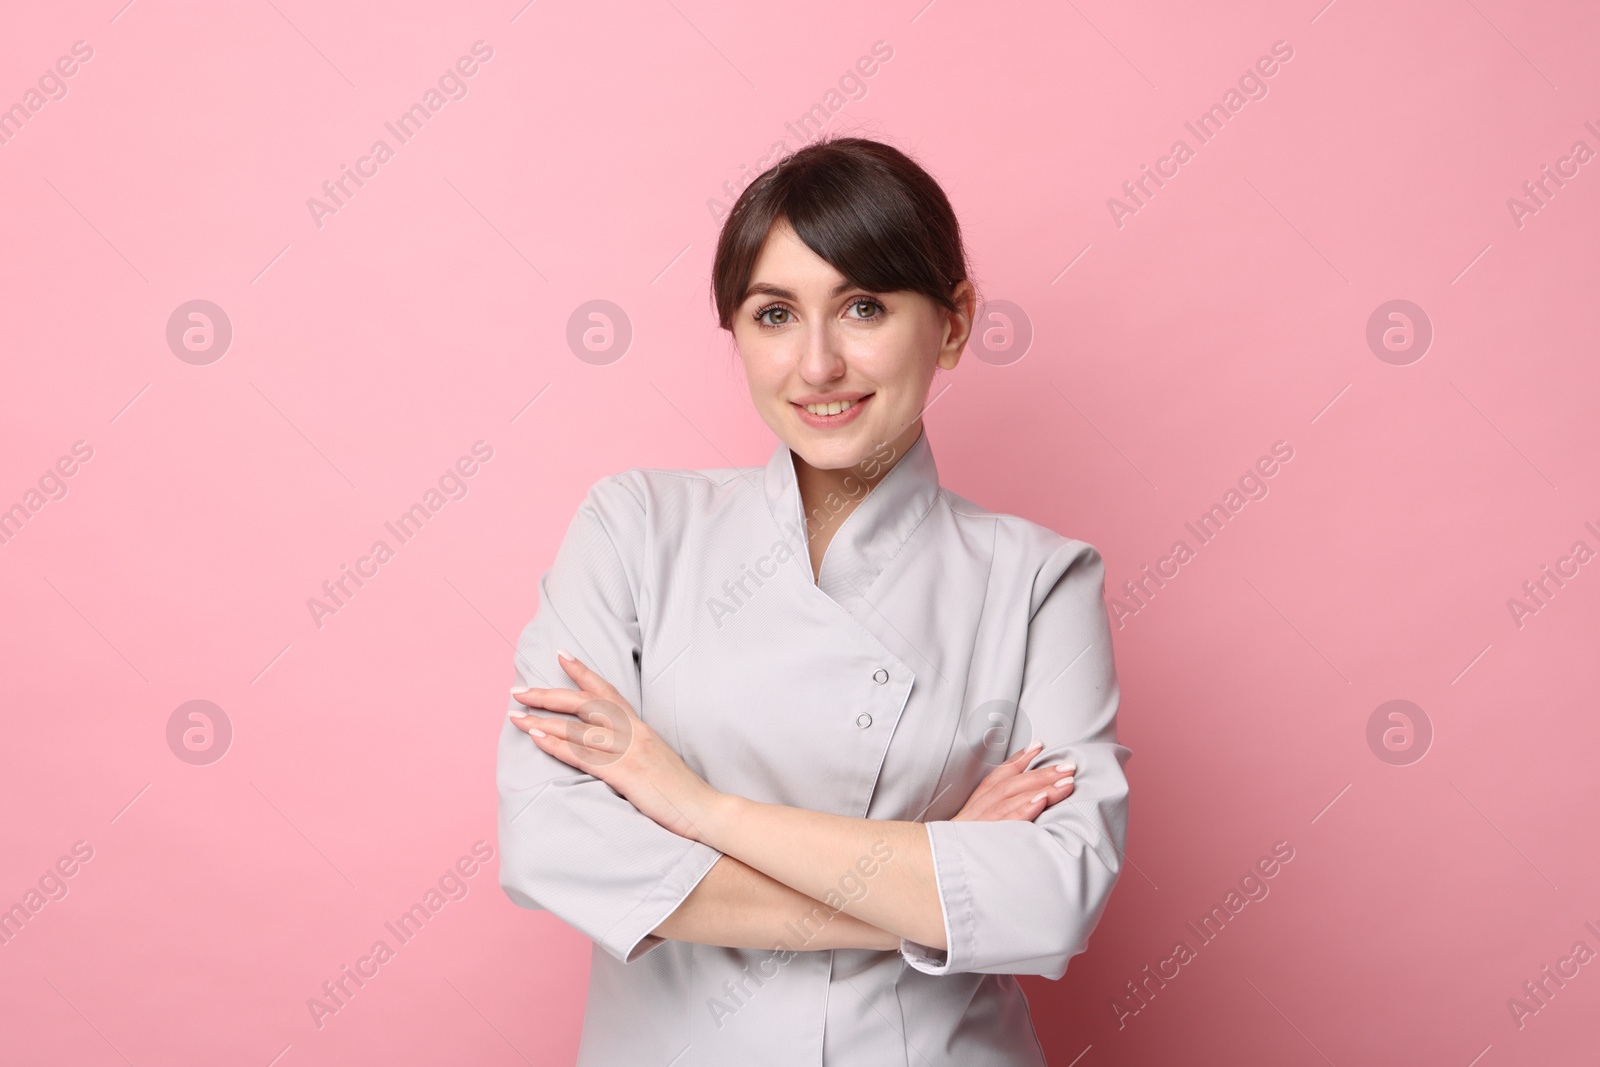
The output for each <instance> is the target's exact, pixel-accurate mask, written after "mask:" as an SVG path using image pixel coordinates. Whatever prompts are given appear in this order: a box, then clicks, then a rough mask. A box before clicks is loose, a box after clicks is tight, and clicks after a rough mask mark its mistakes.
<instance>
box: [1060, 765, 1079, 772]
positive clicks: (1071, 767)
mask: <svg viewBox="0 0 1600 1067" xmlns="http://www.w3.org/2000/svg"><path fill="white" fill-rule="evenodd" d="M1077 769H1078V765H1077V764H1076V763H1058V764H1056V770H1058V771H1066V772H1068V773H1071V772H1072V771H1075V770H1077Z"/></svg>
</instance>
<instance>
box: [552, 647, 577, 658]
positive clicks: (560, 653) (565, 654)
mask: <svg viewBox="0 0 1600 1067" xmlns="http://www.w3.org/2000/svg"><path fill="white" fill-rule="evenodd" d="M556 655H558V656H560V657H561V658H562V659H576V658H577V657H575V656H574V655H573V654H572V653H571V652H568V651H567V650H566V649H564V648H558V649H556Z"/></svg>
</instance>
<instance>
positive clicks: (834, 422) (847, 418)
mask: <svg viewBox="0 0 1600 1067" xmlns="http://www.w3.org/2000/svg"><path fill="white" fill-rule="evenodd" d="M877 395H878V394H877V393H868V394H867V395H866V396H864V397H862V398H861V399H860V400H857V401H856V402H855V403H854V404H851V405H850V406H849V407H848V408H846V409H845V410H843V411H841V412H839V414H837V415H813V414H812V413H811V412H809V411H807V410H806V409H805V407H804V406H803V405H801V404H794V403H791V405H790V406H792V407H793V408H794V410H795V413H796V414H797V415H799V416H800V421H801V422H803V423H805V424H806V425H807V426H813V427H815V428H816V429H819V430H833V429H837V428H838V427H840V426H847V425H849V424H850V423H852V422H854V421H855V419H856V416H857V415H860V414H861V409H862V408H864V407H866V406H867V404H868V402H870V401H871V400H872V398H873V397H875V396H877Z"/></svg>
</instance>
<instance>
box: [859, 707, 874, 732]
mask: <svg viewBox="0 0 1600 1067" xmlns="http://www.w3.org/2000/svg"><path fill="white" fill-rule="evenodd" d="M856 725H857V726H859V727H861V728H862V729H863V730H865V729H866V728H867V727H869V726H871V725H872V716H871V715H868V714H867V713H866V712H864V711H863V712H862V713H861V714H860V715H857V716H856Z"/></svg>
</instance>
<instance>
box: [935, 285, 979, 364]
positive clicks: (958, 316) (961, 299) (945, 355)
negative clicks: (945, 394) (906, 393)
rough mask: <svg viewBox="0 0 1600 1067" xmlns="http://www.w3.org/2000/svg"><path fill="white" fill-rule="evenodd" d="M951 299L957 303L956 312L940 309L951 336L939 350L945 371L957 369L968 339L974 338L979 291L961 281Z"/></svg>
mask: <svg viewBox="0 0 1600 1067" xmlns="http://www.w3.org/2000/svg"><path fill="white" fill-rule="evenodd" d="M950 299H951V300H952V301H954V302H955V305H956V310H954V311H945V310H944V309H943V308H940V309H939V310H940V311H941V312H942V313H943V314H944V316H945V323H946V325H947V326H948V328H949V336H948V337H947V338H946V339H945V343H944V345H943V347H941V348H940V349H939V357H938V363H939V366H941V367H943V368H944V369H945V370H954V369H955V365H956V364H957V363H958V362H960V360H961V353H962V352H964V351H965V350H966V347H967V338H969V337H971V336H972V320H973V319H974V318H975V317H976V316H977V313H978V291H977V290H976V289H975V288H973V285H972V283H971V282H970V281H961V282H958V283H956V287H955V291H954V292H952V293H951V294H950Z"/></svg>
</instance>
